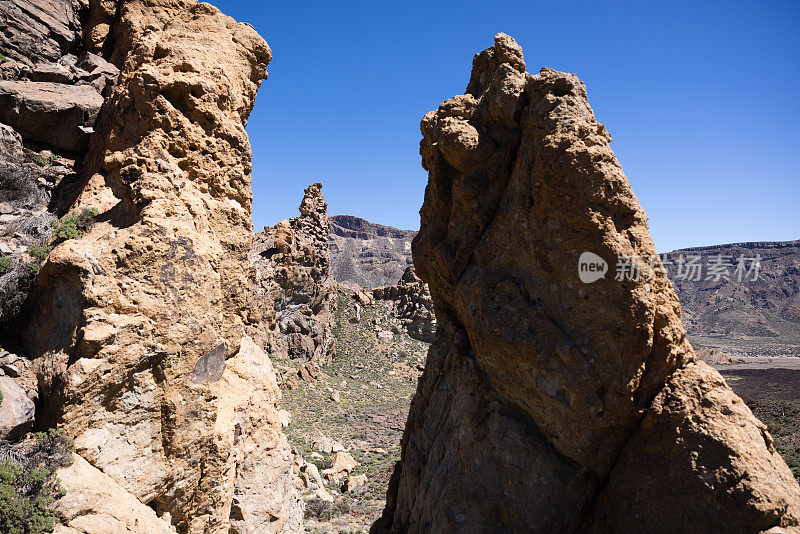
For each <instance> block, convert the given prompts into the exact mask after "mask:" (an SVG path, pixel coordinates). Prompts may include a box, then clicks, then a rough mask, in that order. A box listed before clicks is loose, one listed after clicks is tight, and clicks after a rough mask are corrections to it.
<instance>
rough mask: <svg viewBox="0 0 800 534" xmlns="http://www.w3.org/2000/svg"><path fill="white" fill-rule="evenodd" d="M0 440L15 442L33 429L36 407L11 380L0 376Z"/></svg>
mask: <svg viewBox="0 0 800 534" xmlns="http://www.w3.org/2000/svg"><path fill="white" fill-rule="evenodd" d="M0 393H1V394H2V401H0V440H6V441H16V440H18V439H19V438H21V437H22V436H24V435H25V434H26V433H27V432H29V431H30V430H31V428H32V427H33V416H34V413H35V411H36V407H35V406H34V404H33V401H32V400H30V399H29V398H28V396H27V395H26V394H25V390H24V389H22V388H21V387H20V386H19V385H18V384H17V382H16V381H14V379H13V378H11V377H8V376H0Z"/></svg>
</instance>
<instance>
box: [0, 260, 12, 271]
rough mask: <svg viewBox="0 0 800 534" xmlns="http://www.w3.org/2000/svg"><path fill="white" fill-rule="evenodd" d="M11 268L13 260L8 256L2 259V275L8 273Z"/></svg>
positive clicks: (0, 269)
mask: <svg viewBox="0 0 800 534" xmlns="http://www.w3.org/2000/svg"><path fill="white" fill-rule="evenodd" d="M10 266H11V258H9V257H8V256H5V257H3V258H0V274H2V273H4V272H6V271H7V270H8V268H9V267H10Z"/></svg>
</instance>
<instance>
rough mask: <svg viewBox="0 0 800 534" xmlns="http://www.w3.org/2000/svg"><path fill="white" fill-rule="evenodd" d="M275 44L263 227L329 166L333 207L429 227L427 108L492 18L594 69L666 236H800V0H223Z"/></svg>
mask: <svg viewBox="0 0 800 534" xmlns="http://www.w3.org/2000/svg"><path fill="white" fill-rule="evenodd" d="M215 4H216V5H217V6H218V7H219V8H220V9H222V11H224V12H225V13H227V14H229V15H231V16H233V17H234V18H236V19H237V20H240V21H246V22H249V23H251V24H253V25H254V26H255V27H256V29H258V31H259V32H260V33H261V34H262V35H263V36H264V37H265V38H266V40H267V42H268V43H269V45H270V47H271V48H272V52H273V56H274V59H273V61H272V64H271V65H270V68H269V71H270V75H269V79H268V80H267V81H265V82H264V84H263V85H262V86H261V90H260V92H259V95H258V100H257V103H256V107H255V110H254V111H253V114H252V115H251V117H250V121H249V123H248V127H247V129H248V132H249V134H250V139H251V143H252V145H253V153H254V157H253V194H254V197H255V202H254V209H253V221H254V223H255V226H256V229H260V228H261V227H262V226H264V225H265V224H274V223H275V222H276V221H278V220H280V219H284V218H288V217H292V216H295V215H296V214H297V206H298V204H299V202H300V199H301V197H302V189H303V188H304V187H305V186H307V185H308V184H309V183H312V182H314V181H317V180H319V181H321V182H322V183H323V184H324V189H323V191H324V193H325V197H326V198H327V200H328V203H329V212H330V213H331V214H341V213H346V214H351V215H356V216H359V217H363V218H365V219H368V220H371V221H373V222H377V223H381V224H388V225H391V226H396V227H400V228H412V229H416V228H418V226H419V214H418V211H419V207H420V205H421V203H422V198H423V193H424V188H425V184H426V181H427V178H426V173H425V172H424V170H423V169H422V167H421V166H420V160H419V154H418V150H419V145H418V144H419V139H420V133H419V121H420V119H421V118H422V116H423V115H424V114H425V113H426V112H427V111H429V110H431V109H435V108H436V107H437V106H438V105H439V103H440V102H441V101H442V100H445V99H447V98H450V97H451V96H453V95H455V94H459V93H463V92H464V88H465V87H466V83H467V80H468V79H469V72H470V66H471V62H472V56H473V54H475V53H476V52H478V51H480V50H483V49H484V48H486V47H488V46H490V45H491V44H492V37H493V36H494V34H495V33H497V32H501V31H502V32H505V33H508V34H510V35H511V36H513V37H514V38H515V39H516V40H517V41H518V42H519V43H520V44H521V45H522V47H523V49H524V52H525V61H526V64H527V66H528V70H529V71H532V72H536V71H538V70H539V68H540V67H541V66H548V67H552V68H556V69H559V70H563V71H568V72H574V73H576V74H578V76H579V77H580V78H581V79H582V80H583V81H584V82H585V83H586V86H587V90H588V93H589V100H590V102H591V104H592V107H593V108H594V110H595V114H596V116H597V118H598V120H599V121H600V122H603V123H604V124H605V125H606V126H607V128H608V130H609V131H610V132H611V134H612V136H613V137H614V141H613V143H612V145H611V146H612V148H613V149H614V151H615V152H616V154H617V156H618V157H619V159H620V161H621V162H622V165H623V168H624V169H625V173H626V174H627V176H628V178H629V179H630V181H631V183H632V184H633V189H634V191H635V192H636V195H637V196H638V198H639V200H640V202H641V203H642V204H643V205H644V208H645V210H646V211H647V213H648V215H649V217H650V229H651V232H652V234H653V238H654V240H655V243H656V248H657V249H658V250H660V251H667V250H672V249H675V248H682V247H687V246H696V245H708V244H717V243H725V242H733V241H754V240H770V241H771V240H775V241H778V240H781V241H782V240H790V239H798V238H800V209H798V201H799V200H800V98H798V96H800V95H799V89H800V88H799V87H798V85H799V83H798V82H800V30H799V29H798V28H800V2H795V1H784V2H769V1H764V2H756V1H753V2H736V1H731V2H708V3H706V4H703V5H698V3H696V2H629V3H609V2H554V1H548V2H503V1H499V0H493V1H484V2H469V1H461V2H438V3H429V2H393V3H388V2H387V3H384V2H360V3H352V2H346V3H339V2H302V3H300V2H269V3H264V2H255V1H244V0H238V1H237V0H229V1H227V0H226V1H222V0H220V1H218V2H216V3H215Z"/></svg>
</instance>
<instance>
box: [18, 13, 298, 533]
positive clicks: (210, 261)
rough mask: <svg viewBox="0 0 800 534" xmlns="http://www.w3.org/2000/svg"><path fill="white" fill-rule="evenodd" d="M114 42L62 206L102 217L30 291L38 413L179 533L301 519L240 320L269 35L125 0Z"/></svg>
mask: <svg viewBox="0 0 800 534" xmlns="http://www.w3.org/2000/svg"><path fill="white" fill-rule="evenodd" d="M114 47H115V48H114V51H113V54H112V58H113V60H114V63H115V64H118V65H121V73H120V76H119V80H118V83H117V85H116V86H115V87H114V89H113V91H112V92H111V94H110V96H109V98H108V100H107V101H106V103H105V104H104V107H103V110H102V111H101V114H100V117H99V119H98V122H97V123H96V125H95V127H96V129H97V133H96V134H95V135H94V136H93V137H92V144H91V146H90V149H89V154H88V156H87V159H86V162H85V165H84V169H85V172H84V174H83V176H82V180H83V181H82V183H81V186H82V187H81V190H80V191H79V194H78V196H77V199H76V201H75V202H74V204H73V206H72V211H73V213H74V212H78V211H79V210H83V209H87V208H93V209H96V210H97V211H98V217H97V219H98V222H96V223H95V224H94V225H93V226H92V227H91V228H90V229H89V231H88V233H87V234H86V235H85V236H84V237H82V238H80V239H72V240H69V241H66V242H64V243H62V244H61V245H59V246H58V247H56V248H55V249H54V250H53V252H52V253H51V254H50V256H49V258H48V260H47V261H46V262H45V263H44V264H43V265H42V267H41V269H40V272H39V274H38V276H37V278H36V280H35V286H34V290H33V291H34V295H35V296H34V298H32V299H31V302H32V303H33V307H32V309H31V310H30V313H31V321H30V328H29V330H28V331H27V332H26V336H25V339H26V343H27V349H28V351H29V353H30V354H31V355H32V356H35V357H37V358H38V366H39V374H40V377H39V378H40V388H41V390H42V393H43V396H42V398H43V399H44V400H43V402H42V403H41V405H42V406H41V408H40V411H41V420H42V422H43V423H44V424H48V423H49V424H53V423H56V422H59V423H60V425H61V426H62V427H63V429H64V430H65V431H66V433H67V434H68V435H69V436H70V437H72V438H74V440H75V444H76V447H77V451H78V453H79V454H80V455H81V456H82V457H84V458H85V459H86V460H87V461H89V462H90V463H91V464H92V465H94V466H95V467H97V468H98V469H100V470H101V471H103V473H105V475H107V476H109V477H110V478H111V479H113V480H114V481H115V482H116V483H117V484H119V485H120V486H121V487H122V488H123V489H124V490H125V491H127V492H128V493H130V494H131V495H133V496H134V497H135V498H136V499H138V500H139V501H140V502H143V503H147V504H148V505H149V506H150V507H151V508H153V509H155V510H156V511H157V513H158V514H159V515H163V514H169V515H170V517H171V521H172V522H173V524H174V525H175V526H176V527H177V529H178V530H179V531H180V532H189V533H195V532H229V531H230V532H244V531H247V528H250V527H245V526H244V525H252V526H253V528H258V529H259V531H263V532H273V531H276V530H289V531H291V530H295V529H297V528H299V524H300V520H301V517H302V506H301V503H300V502H299V498H298V497H297V494H296V491H295V484H294V480H295V478H294V475H293V474H292V470H291V457H290V456H291V455H290V450H289V447H288V444H287V442H286V438H285V436H283V435H282V434H281V422H280V418H279V415H278V407H277V403H278V402H279V399H280V393H279V390H278V389H277V384H276V382H275V377H274V372H273V370H272V367H271V365H270V362H269V358H268V357H267V356H266V355H265V354H264V353H263V351H261V350H259V349H258V348H257V347H256V345H255V344H254V343H253V342H252V341H251V340H249V339H248V338H246V337H243V336H244V333H245V321H246V320H247V317H248V315H249V312H250V310H249V309H248V308H249V306H248V299H247V272H248V265H247V252H248V249H249V245H250V240H251V236H252V227H251V222H250V209H251V191H250V169H251V163H250V158H251V153H250V145H249V142H248V138H247V134H246V132H245V129H244V125H245V121H246V120H247V116H248V115H249V113H250V111H251V110H252V106H253V103H254V99H255V96H256V92H257V90H258V87H259V84H260V82H261V80H262V79H263V78H264V77H265V76H266V65H267V63H268V62H269V60H270V50H269V48H268V46H267V44H266V43H265V42H264V40H263V39H262V38H261V37H260V36H259V35H258V34H257V33H256V32H255V30H254V29H253V28H252V26H249V25H247V24H239V23H236V22H235V21H234V20H233V19H231V18H230V17H227V16H225V15H223V14H222V13H220V12H219V10H217V9H216V8H214V7H212V6H210V5H209V4H204V3H201V4H197V3H195V2H192V1H189V0H132V1H129V2H125V3H124V4H122V5H121V7H120V12H119V18H118V22H117V26H116V28H115V39H114ZM134 467H135V468H134Z"/></svg>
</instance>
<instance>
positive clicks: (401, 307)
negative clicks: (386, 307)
mask: <svg viewBox="0 0 800 534" xmlns="http://www.w3.org/2000/svg"><path fill="white" fill-rule="evenodd" d="M372 295H373V296H374V297H375V298H376V299H382V300H392V301H394V309H393V311H392V313H393V314H394V316H395V317H397V318H398V319H400V321H401V322H402V323H403V325H404V326H405V328H406V330H407V331H408V335H409V336H411V337H413V338H415V339H419V340H421V341H426V342H428V343H433V341H434V339H435V338H436V316H435V315H434V313H433V300H432V299H431V293H430V290H429V289H428V284H426V283H425V282H423V281H422V280H420V279H419V277H418V276H417V273H416V272H415V271H414V266H413V265H411V266H409V267H407V268H406V272H404V273H403V277H402V278H400V281H399V282H397V285H393V286H383V287H376V288H375V289H373V290H372Z"/></svg>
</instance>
